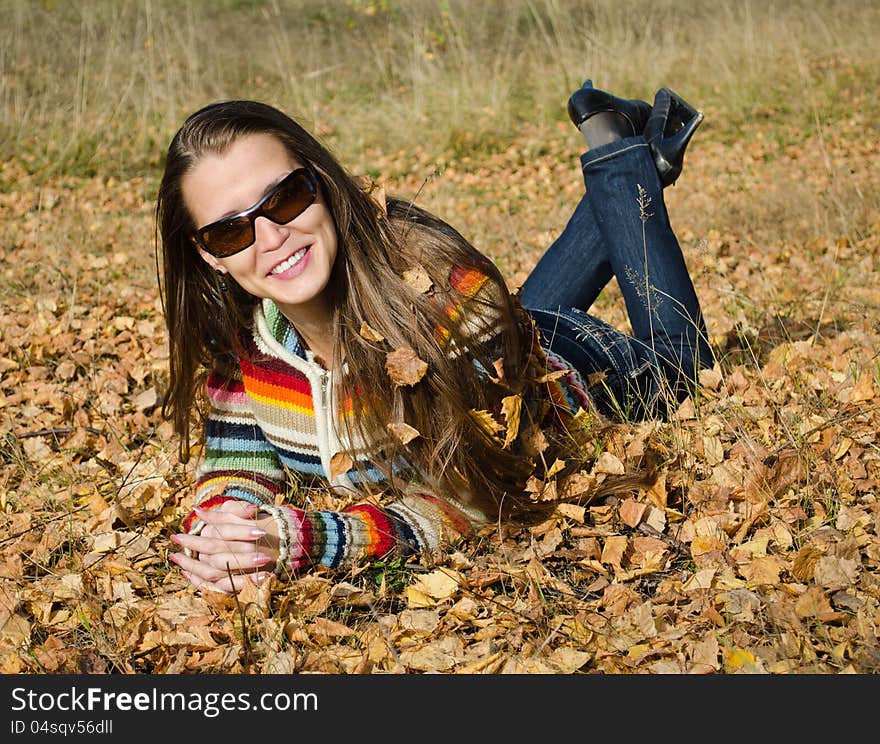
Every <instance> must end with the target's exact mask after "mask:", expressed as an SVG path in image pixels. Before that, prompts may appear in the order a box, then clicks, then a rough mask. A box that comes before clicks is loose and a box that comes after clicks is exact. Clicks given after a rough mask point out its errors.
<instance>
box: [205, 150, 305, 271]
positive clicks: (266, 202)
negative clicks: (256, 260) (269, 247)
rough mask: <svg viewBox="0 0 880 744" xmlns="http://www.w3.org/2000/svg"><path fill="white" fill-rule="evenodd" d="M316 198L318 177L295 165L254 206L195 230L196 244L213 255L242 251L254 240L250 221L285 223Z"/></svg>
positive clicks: (252, 225) (254, 230) (218, 255)
mask: <svg viewBox="0 0 880 744" xmlns="http://www.w3.org/2000/svg"><path fill="white" fill-rule="evenodd" d="M317 198H318V180H317V178H316V176H315V174H314V172H313V171H312V170H311V168H297V169H296V170H295V171H293V172H291V173H289V174H288V175H286V176H285V177H284V178H283V179H281V181H279V183H278V185H277V186H275V187H274V188H273V189H272V190H271V191H270V192H269V193H268V194H266V195H265V196H264V197H263V198H262V199H260V201H258V202H257V203H256V204H254V206H252V207H250V208H248V209H245V210H244V211H243V212H239V213H238V214H234V215H232V216H231V217H224V218H223V219H222V220H217V221H216V222H212V223H211V224H210V225H205V226H204V227H200V228H199V229H198V230H196V231H195V239H196V241H197V242H198V244H199V245H200V246H201V247H202V248H204V249H205V250H206V251H207V252H208V253H210V254H211V255H212V256H215V257H216V258H226V257H227V256H231V255H233V254H235V253H238V252H239V251H243V250H244V249H245V248H247V247H248V246H249V245H252V244H253V242H254V241H255V240H256V239H257V235H256V228H255V226H254V223H255V222H256V219H257V217H265V218H266V219H268V220H271V221H272V222H274V223H275V224H276V225H285V224H287V223H288V222H290V221H291V220H292V219H294V218H296V217H299V215H301V214H302V213H303V212H305V211H306V209H307V208H308V207H309V206H311V205H312V204H314V202H315V199H317Z"/></svg>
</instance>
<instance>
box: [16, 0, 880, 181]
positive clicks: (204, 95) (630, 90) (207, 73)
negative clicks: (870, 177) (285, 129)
mask: <svg viewBox="0 0 880 744" xmlns="http://www.w3.org/2000/svg"><path fill="white" fill-rule="evenodd" d="M0 18H2V20H3V22H2V23H0V157H2V158H4V159H6V160H8V159H9V158H12V157H18V158H20V159H22V160H23V162H25V163H26V165H27V167H28V169H29V170H31V171H34V172H44V171H46V172H53V173H57V172H64V171H70V172H80V173H82V172H84V173H98V172H101V173H107V172H114V173H116V174H117V175H124V174H125V173H131V172H143V169H144V168H150V167H156V166H158V163H159V160H160V159H161V157H162V151H163V149H164V146H165V145H166V143H167V141H168V139H169V137H170V135H171V134H172V133H173V131H174V130H175V129H176V127H177V126H179V124H180V123H181V121H182V119H183V118H184V117H185V115H186V114H188V113H190V112H191V111H193V110H195V109H196V108H198V107H200V106H202V105H204V104H206V103H208V102H210V101H213V100H216V99H219V98H237V97H248V98H258V99H262V100H266V101H268V102H269V103H273V104H276V105H278V106H280V107H282V108H284V109H285V110H288V111H290V112H291V113H293V114H295V115H298V116H299V117H300V118H302V119H303V120H304V123H306V124H307V125H310V126H312V127H313V128H314V129H315V130H316V131H317V132H319V133H320V134H321V135H322V136H324V137H326V138H327V139H328V140H329V141H330V143H331V144H332V145H334V146H335V147H336V148H337V149H338V150H339V151H340V154H342V155H344V156H346V157H354V156H356V155H357V154H358V153H359V152H361V151H362V150H363V148H364V147H365V146H367V145H375V146H380V147H382V148H383V149H388V148H397V147H400V148H414V147H417V146H422V147H425V148H430V149H433V150H436V149H446V148H448V147H450V146H453V147H454V148H457V149H460V148H462V147H465V148H472V147H473V148H480V147H482V146H485V145H486V144H487V143H488V144H489V145H490V146H491V145H492V143H498V142H504V141H506V136H508V135H510V134H511V133H513V132H514V131H516V129H517V128H518V127H519V126H521V125H522V124H523V123H524V122H533V121H534V122H538V123H546V122H547V121H549V120H561V119H563V118H564V117H565V106H564V103H565V96H566V95H567V92H568V91H569V90H571V89H573V88H574V87H575V86H576V85H578V84H580V83H581V82H582V81H583V79H584V78H586V77H590V78H592V79H593V80H594V83H595V84H596V85H597V86H598V87H607V88H610V89H612V90H615V91H621V92H626V94H627V95H629V96H631V97H636V96H638V97H643V98H648V97H650V96H651V95H652V94H653V91H654V90H656V88H657V87H659V86H660V85H664V84H668V85H671V86H673V87H675V88H677V89H679V91H680V92H682V93H687V94H688V95H689V96H691V95H692V96H693V98H694V99H697V100H699V101H700V102H701V105H702V106H703V107H704V108H706V109H708V110H711V109H713V108H717V107H721V106H722V105H723V108H724V110H725V111H726V112H727V114H728V116H727V118H726V120H725V121H724V122H723V123H722V122H717V123H716V124H715V125H714V126H716V127H717V128H718V131H719V132H720V135H723V134H724V130H725V128H726V129H727V130H728V132H729V134H730V136H731V137H739V136H741V134H742V132H741V130H739V128H738V127H739V126H740V125H743V124H745V123H747V122H748V121H749V119H750V118H751V117H754V116H755V115H756V112H757V113H758V114H760V115H764V116H766V115H770V112H772V111H773V110H783V111H792V110H793V111H794V112H795V113H796V114H797V113H798V112H800V114H801V115H802V119H803V121H804V124H805V126H810V125H812V119H811V117H813V116H814V114H815V112H818V116H819V118H820V119H821V120H822V121H823V122H824V121H827V120H833V119H834V117H835V116H839V115H841V113H840V112H841V106H840V105H838V104H839V101H837V100H836V98H835V96H836V92H837V91H838V90H839V88H840V87H842V86H844V85H845V84H846V83H847V80H844V79H842V77H845V76H853V77H855V78H857V79H858V80H860V81H862V82H861V83H860V85H863V87H864V88H865V89H876V87H877V83H878V82H880V72H878V70H880V64H878V57H880V52H878V47H877V44H876V31H877V28H878V23H880V6H877V5H876V4H875V3H864V2H860V1H859V0H819V1H818V2H815V1H813V0H781V1H780V2H775V3H772V4H768V3H764V2H760V1H759V0H690V1H688V2H685V1H684V0H652V2H646V1H645V0H587V1H584V0H505V1H504V2H501V1H500V0H490V1H489V2H476V3H475V2H471V1H470V0H443V1H438V0H407V1H406V2H404V1H403V0H302V1H299V2H285V1H284V0H220V1H214V0H212V1H208V0H195V1H194V2H189V3H179V2H175V1H174V0H70V1H69V2H60V1H59V0H0ZM832 59H833V60H841V59H842V60H845V61H846V64H845V65H844V66H843V68H841V67H840V65H837V66H835V67H833V68H832V67H830V66H828V65H827V64H825V62H826V61H827V60H832ZM850 82H851V81H850ZM819 90H821V91H822V93H821V95H820V94H819V93H818V92H817V91H819ZM808 92H811V93H813V95H805V93H808ZM865 105H868V106H875V105H876V103H874V102H873V101H872V100H866V101H865ZM495 146H497V144H496V145H495Z"/></svg>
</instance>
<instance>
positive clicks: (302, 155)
mask: <svg viewBox="0 0 880 744" xmlns="http://www.w3.org/2000/svg"><path fill="white" fill-rule="evenodd" d="M568 108H569V114H570V116H571V118H572V121H573V122H574V123H575V125H577V126H578V128H579V129H580V130H581V132H582V133H583V135H584V137H585V139H586V141H587V145H588V151H587V152H586V153H585V154H584V155H583V156H582V158H581V160H582V166H583V172H584V179H585V183H586V186H587V192H588V196H585V197H584V198H583V199H582V200H581V201H580V203H579V204H578V206H577V208H576V209H575V212H574V214H573V216H572V217H571V220H570V221H569V223H568V225H567V226H566V228H565V230H564V231H563V233H562V234H561V235H560V237H559V238H558V239H557V240H556V242H555V243H554V244H553V245H552V246H551V247H550V248H549V249H548V250H547V252H546V254H545V255H544V256H543V257H542V259H541V260H540V262H539V263H538V265H537V266H536V268H535V270H534V271H533V272H532V274H531V275H530V276H529V277H528V280H527V281H526V282H525V284H524V285H523V287H522V289H521V291H520V292H519V295H518V297H513V296H511V294H510V293H509V292H508V290H507V289H506V285H505V283H504V280H503V278H502V277H501V275H500V274H499V272H498V270H497V269H496V267H495V266H494V265H493V264H492V263H491V262H490V261H489V260H488V259H487V258H486V257H484V256H483V255H481V254H480V253H479V252H478V251H477V250H476V249H475V248H474V247H473V246H471V245H470V244H469V243H468V242H467V241H466V240H465V239H464V238H463V237H462V236H461V235H460V234H459V233H458V232H456V231H455V230H454V229H453V228H451V227H450V226H449V225H447V224H446V223H445V222H443V221H441V220H440V219H438V218H436V217H435V216H433V215H431V214H429V213H427V212H426V211H424V210H422V209H420V208H419V207H417V206H415V205H414V204H412V203H407V202H404V201H401V200H398V199H388V200H387V203H386V201H385V200H381V202H380V201H377V200H375V199H374V197H372V196H371V191H370V189H369V187H368V186H367V185H366V184H364V183H362V182H361V181H360V180H358V179H356V178H353V177H352V176H350V175H349V174H348V173H347V172H346V171H345V170H344V169H343V167H342V166H341V165H340V164H339V163H338V162H337V161H336V160H335V159H334V158H333V157H332V155H331V154H330V153H329V152H328V151H327V150H326V149H325V148H324V147H323V146H322V145H321V144H319V143H318V142H317V141H316V140H315V139H314V138H313V137H312V136H311V135H310V134H308V133H307V132H306V131H305V130H303V129H302V127H300V126H299V125H298V124H297V123H295V122H294V121H292V120H291V119H290V118H289V117H287V116H286V115H284V114H283V113H281V112H279V111H277V110H276V109H274V108H271V107H269V106H266V105H264V104H260V103H257V102H252V101H232V102H223V103H218V104H213V105H210V106H207V107H205V108H203V109H201V110H200V111H197V112H196V113H194V114H193V115H192V116H190V117H189V118H188V119H187V121H186V122H185V123H184V125H183V126H182V127H181V129H180V131H178V132H177V134H176V135H175V136H174V138H173V140H172V142H171V145H170V147H169V151H168V157H167V161H166V167H165V173H164V177H163V180H162V183H161V186H160V191H159V197H158V204H157V229H158V236H157V250H161V266H162V275H161V285H162V297H163V301H164V308H165V314H166V322H167V326H168V331H169V339H170V359H171V361H170V385H169V388H168V390H167V392H166V395H165V399H164V406H163V413H164V414H165V415H166V416H168V417H169V418H170V419H171V420H172V421H173V422H174V424H175V428H176V431H177V432H178V434H179V435H180V437H181V443H182V444H181V456H182V458H183V459H184V460H186V459H188V457H189V456H190V432H191V422H192V421H193V419H194V416H195V415H196V414H199V415H201V420H199V421H198V422H197V423H198V425H199V426H200V427H203V442H204V451H203V453H202V459H201V461H200V464H199V467H198V469H197V484H196V494H195V500H196V503H197V504H198V506H197V507H195V508H194V509H193V511H192V512H191V513H190V514H189V515H188V516H187V518H186V519H185V520H184V524H183V529H182V531H181V534H177V535H174V536H173V537H172V540H173V541H174V542H175V543H177V544H178V545H180V546H181V547H183V548H184V550H183V551H182V552H180V553H175V554H173V555H172V556H171V557H172V559H173V560H174V561H175V562H176V563H177V564H178V565H179V566H180V567H181V569H182V570H183V573H184V575H185V576H186V577H187V579H188V580H189V581H191V582H192V584H193V585H194V586H195V587H197V588H203V589H211V590H215V591H220V592H237V591H239V590H240V589H241V587H242V586H243V585H244V583H245V581H246V580H247V579H250V580H253V581H256V582H260V581H262V580H263V579H265V578H266V577H267V576H268V575H269V573H270V571H275V573H277V574H278V575H279V576H285V575H290V574H294V573H297V572H300V571H303V570H307V569H308V568H309V567H310V566H314V565H317V564H323V565H327V566H331V567H336V566H340V565H343V564H346V563H349V562H352V561H355V560H358V559H364V558H375V557H380V556H384V555H387V554H389V553H392V552H394V553H396V554H400V555H407V554H413V553H417V554H421V553H425V554H427V553H430V552H431V551H435V550H437V549H439V548H442V547H444V546H447V545H449V544H450V543H451V542H453V541H455V540H456V539H458V538H460V537H462V536H465V537H466V536H468V535H469V534H471V533H472V531H473V530H474V528H475V527H477V526H479V525H480V524H482V523H486V522H487V521H495V520H497V519H499V518H502V519H504V518H515V517H516V516H517V515H518V514H525V513H527V512H528V511H529V509H530V508H532V504H531V502H530V500H529V499H528V498H527V496H526V494H525V493H524V487H525V483H526V481H527V480H528V478H529V477H530V476H532V475H537V476H538V477H540V476H541V474H542V472H543V469H544V468H545V467H546V466H547V465H548V464H549V463H553V462H554V461H555V458H556V457H557V456H564V457H569V456H572V455H574V454H576V452H577V444H578V434H577V429H578V422H579V421H581V420H582V419H583V417H584V416H589V415H591V414H589V413H588V414H584V413H583V412H584V411H587V412H591V413H592V414H593V415H600V416H605V417H612V418H620V417H626V418H628V419H629V420H633V419H641V418H645V417H649V416H658V417H663V416H665V415H666V414H667V413H668V411H669V410H670V409H671V408H673V407H674V406H675V405H677V404H678V402H680V401H681V400H683V399H684V398H685V397H686V396H687V395H689V394H690V393H691V392H692V391H693V389H694V385H695V380H696V378H697V374H698V371H699V369H700V368H701V367H705V366H709V365H711V364H712V353H711V350H710V348H709V346H708V344H707V342H706V333H705V327H704V324H703V320H702V317H701V313H700V307H699V303H698V301H697V297H696V295H695V293H694V289H693V286H692V284H691V280H690V278H689V276H688V272H687V268H686V266H685V263H684V259H683V257H682V254H681V250H680V248H679V245H678V242H677V240H676V238H675V235H674V233H673V232H672V229H671V227H670V226H669V222H668V218H667V215H666V210H665V206H664V203H663V195H662V188H663V186H665V185H668V184H670V183H672V182H674V180H675V179H676V178H677V177H678V175H679V173H680V171H681V162H682V157H683V154H684V150H685V148H686V146H687V143H688V141H689V140H690V138H691V136H692V134H693V132H694V130H695V129H696V127H697V125H698V124H699V123H700V120H701V119H702V114H700V113H699V112H697V111H695V110H694V109H693V108H691V107H690V106H688V105H687V104H686V103H685V102H684V101H682V100H681V99H680V98H679V97H678V96H677V95H676V94H674V93H673V92H672V91H670V90H668V89H666V88H663V89H661V90H660V91H658V92H657V95H656V96H655V100H654V105H653V106H651V105H649V104H648V103H646V102H644V101H635V100H624V99H620V98H617V97H615V96H613V95H611V94H609V93H606V92H604V91H601V90H598V89H595V88H593V87H592V84H591V83H590V81H587V82H586V83H585V84H584V86H583V87H582V88H580V89H579V90H578V91H576V92H575V93H574V94H573V95H572V96H571V98H570V99H569V104H568ZM612 276H616V277H617V280H618V283H619V284H620V286H621V289H622V291H623V295H624V298H625V301H626V306H627V310H628V313H629V317H630V320H631V325H632V329H633V335H632V336H629V335H626V334H624V333H621V332H620V331H617V330H615V329H613V328H612V327H610V326H608V325H607V324H605V323H603V322H602V321H600V320H598V319H597V318H595V317H593V316H591V315H589V314H588V313H587V311H588V309H589V308H590V306H591V304H592V303H593V301H594V300H595V299H596V297H597V296H598V295H599V292H600V291H601V290H602V288H603V287H604V286H605V285H606V284H607V283H608V282H609V281H610V279H611V277H612ZM579 414H580V415H579ZM574 461H575V460H570V462H574ZM322 490H324V491H327V490H329V491H332V492H333V493H334V494H335V495H336V496H339V497H342V498H343V499H345V498H346V497H347V498H348V500H349V501H350V502H351V504H352V505H351V506H348V507H347V508H345V509H343V510H342V511H332V510H326V509H317V508H314V507H311V506H310V504H311V503H312V501H313V499H314V498H315V497H316V494H317V493H320V492H321V491H322Z"/></svg>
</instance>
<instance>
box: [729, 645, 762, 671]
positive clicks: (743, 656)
mask: <svg viewBox="0 0 880 744" xmlns="http://www.w3.org/2000/svg"><path fill="white" fill-rule="evenodd" d="M757 660H758V658H757V657H756V656H755V655H754V654H753V653H752V652H751V651H746V650H745V649H744V648H726V649H724V666H725V667H727V668H728V669H740V668H741V667H744V666H746V665H747V664H748V665H749V666H751V665H754V663H755V662H756V661H757Z"/></svg>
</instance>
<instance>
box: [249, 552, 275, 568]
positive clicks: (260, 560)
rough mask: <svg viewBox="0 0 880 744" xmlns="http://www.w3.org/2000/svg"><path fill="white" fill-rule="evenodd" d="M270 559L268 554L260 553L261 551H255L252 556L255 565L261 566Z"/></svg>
mask: <svg viewBox="0 0 880 744" xmlns="http://www.w3.org/2000/svg"><path fill="white" fill-rule="evenodd" d="M271 560H272V559H271V558H270V557H269V556H268V555H262V554H261V553H257V554H256V555H255V556H254V558H253V561H254V565H255V566H262V565H263V564H264V563H268V562H269V561H271Z"/></svg>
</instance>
